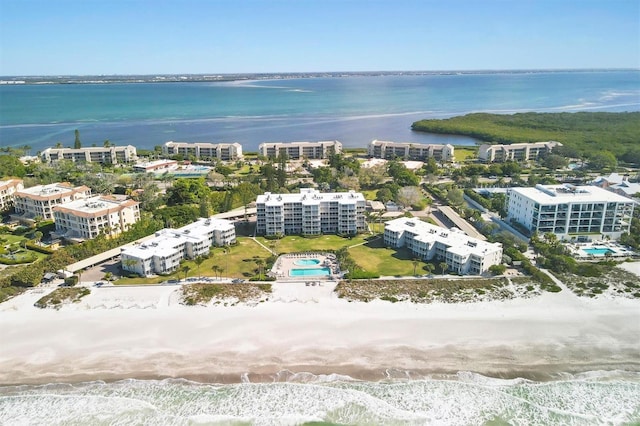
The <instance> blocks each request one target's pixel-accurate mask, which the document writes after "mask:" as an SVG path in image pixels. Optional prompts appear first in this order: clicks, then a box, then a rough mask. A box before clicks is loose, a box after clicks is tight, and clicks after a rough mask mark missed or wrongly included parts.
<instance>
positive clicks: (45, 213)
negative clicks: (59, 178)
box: [14, 182, 91, 220]
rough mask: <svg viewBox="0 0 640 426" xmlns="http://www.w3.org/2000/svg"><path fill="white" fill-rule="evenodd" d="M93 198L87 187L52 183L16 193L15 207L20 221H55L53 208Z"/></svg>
mask: <svg viewBox="0 0 640 426" xmlns="http://www.w3.org/2000/svg"><path fill="white" fill-rule="evenodd" d="M89 196H91V189H90V188H89V187H87V186H84V185H83V186H78V187H75V188H74V187H73V186H72V185H71V184H70V183H66V182H64V183H52V184H49V185H37V186H32V187H31V188H26V189H22V190H20V191H16V193H15V200H14V207H15V210H16V214H17V215H19V216H20V217H18V219H34V218H36V217H40V218H42V219H43V220H52V219H53V208H54V207H55V206H58V205H60V204H64V203H68V202H71V201H75V200H79V199H82V198H87V197H89Z"/></svg>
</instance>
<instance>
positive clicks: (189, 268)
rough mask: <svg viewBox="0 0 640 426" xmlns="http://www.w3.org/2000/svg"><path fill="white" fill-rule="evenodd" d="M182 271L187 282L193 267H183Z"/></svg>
mask: <svg viewBox="0 0 640 426" xmlns="http://www.w3.org/2000/svg"><path fill="white" fill-rule="evenodd" d="M180 270H181V271H182V272H184V280H185V281H186V280H187V277H188V276H189V271H190V270H191V266H189V265H182V267H181V268H180Z"/></svg>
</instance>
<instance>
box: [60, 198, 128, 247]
mask: <svg viewBox="0 0 640 426" xmlns="http://www.w3.org/2000/svg"><path fill="white" fill-rule="evenodd" d="M138 205H139V203H138V202H136V201H133V200H118V199H116V198H115V197H114V196H111V195H107V196H100V195H98V196H95V197H89V198H85V199H79V200H75V201H71V202H69V203H65V204H60V205H57V206H55V207H54V208H53V217H54V219H55V222H56V234H57V235H58V236H59V237H61V238H65V239H68V240H74V241H82V240H88V239H91V238H95V237H97V236H98V235H100V234H104V235H108V236H115V235H118V234H120V233H121V232H122V231H126V230H127V229H129V227H130V226H131V225H133V224H134V223H136V222H137V221H138V220H139V219H140V209H139V207H138Z"/></svg>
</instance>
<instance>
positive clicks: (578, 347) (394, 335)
mask: <svg viewBox="0 0 640 426" xmlns="http://www.w3.org/2000/svg"><path fill="white" fill-rule="evenodd" d="M332 289H333V287H332V284H329V283H324V284H323V285H322V286H305V284H304V283H276V284H274V292H273V295H272V297H271V299H270V300H269V301H267V302H264V303H258V304H256V305H255V306H208V307H187V306H183V305H181V304H180V303H179V300H178V294H177V292H178V290H179V287H177V286H157V287H102V288H92V293H91V294H90V295H89V296H87V297H85V298H83V299H82V301H81V302H80V303H78V304H74V305H67V306H64V307H63V308H62V309H60V310H59V311H56V310H50V309H45V310H42V309H38V308H35V307H34V306H33V303H34V302H35V301H36V300H37V299H39V298H40V297H41V296H42V291H43V290H42V289H33V290H30V291H28V292H27V293H25V294H23V295H20V296H18V297H16V298H14V299H12V300H9V301H7V302H5V303H3V304H1V305H0V342H2V344H1V345H0V384H17V383H21V384H32V383H49V382H58V381H59V382H69V381H87V380H98V379H100V380H115V379H119V378H166V377H182V378H189V379H194V380H198V381H206V382H240V381H242V380H247V379H248V380H250V381H272V380H274V379H278V378H280V377H281V376H282V374H283V373H282V372H283V371H289V372H293V373H299V372H311V373H314V374H345V375H349V376H351V377H354V378H361V379H367V380H379V379H384V378H385V377H396V376H397V377H403V376H406V377H419V376H420V375H423V374H437V373H451V372H457V371H475V372H479V373H482V374H485V375H491V376H497V377H516V376H523V377H529V378H536V379H545V378H552V377H557V375H558V374H560V373H562V372H581V371H593V370H612V369H622V370H631V371H639V370H640V300H631V299H623V298H608V297H602V298H598V299H589V298H579V297H577V296H575V295H573V294H572V293H570V292H569V291H567V290H564V291H562V292H560V293H557V294H550V293H547V294H543V295H542V296H539V297H535V298H531V299H514V300H508V301H491V302H478V303H467V304H462V303H461V304H430V305H416V304H411V303H390V302H385V301H374V302H371V303H355V302H352V303H350V302H348V301H345V300H341V299H338V298H337V297H336V296H335V294H334V293H333V292H332ZM286 374H289V373H286Z"/></svg>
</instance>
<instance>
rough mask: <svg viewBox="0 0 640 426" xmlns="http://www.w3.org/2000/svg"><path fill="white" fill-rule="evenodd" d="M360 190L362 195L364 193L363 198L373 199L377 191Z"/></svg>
mask: <svg viewBox="0 0 640 426" xmlns="http://www.w3.org/2000/svg"><path fill="white" fill-rule="evenodd" d="M360 192H362V195H364V199H365V200H375V199H376V194H377V193H378V190H377V189H362V190H360Z"/></svg>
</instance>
